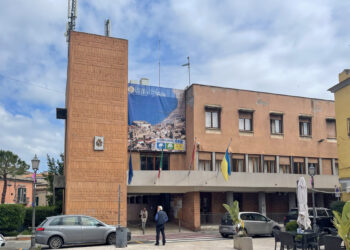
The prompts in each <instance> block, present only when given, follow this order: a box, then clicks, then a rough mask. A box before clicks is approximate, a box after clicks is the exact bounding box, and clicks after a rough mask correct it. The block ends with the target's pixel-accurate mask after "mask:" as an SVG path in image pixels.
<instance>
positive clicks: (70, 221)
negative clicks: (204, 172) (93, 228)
mask: <svg viewBox="0 0 350 250" xmlns="http://www.w3.org/2000/svg"><path fill="white" fill-rule="evenodd" d="M62 225H65V226H75V225H79V221H78V216H69V217H63V218H62Z"/></svg>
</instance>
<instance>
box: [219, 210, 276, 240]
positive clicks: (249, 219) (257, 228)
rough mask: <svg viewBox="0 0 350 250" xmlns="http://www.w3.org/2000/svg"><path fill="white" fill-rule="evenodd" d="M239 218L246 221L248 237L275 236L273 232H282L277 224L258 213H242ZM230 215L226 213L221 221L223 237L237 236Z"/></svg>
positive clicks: (220, 228) (245, 226)
mask: <svg viewBox="0 0 350 250" xmlns="http://www.w3.org/2000/svg"><path fill="white" fill-rule="evenodd" d="M239 218H240V219H241V220H243V221H244V230H245V231H246V233H247V234H248V235H273V230H280V226H279V225H278V223H277V222H275V221H273V220H271V219H269V218H267V217H265V216H264V215H262V214H260V213H256V212H240V213H239ZM234 228H235V226H234V225H232V220H231V218H230V215H229V214H228V213H226V214H225V215H224V216H223V217H222V219H221V225H220V227H219V231H220V234H221V236H222V237H224V238H226V237H228V236H229V235H233V234H236V232H235V230H234Z"/></svg>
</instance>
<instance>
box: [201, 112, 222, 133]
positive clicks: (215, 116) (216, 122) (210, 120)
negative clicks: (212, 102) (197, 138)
mask: <svg viewBox="0 0 350 250" xmlns="http://www.w3.org/2000/svg"><path fill="white" fill-rule="evenodd" d="M220 113H221V109H220V108H214V107H205V127H206V128H210V129H220Z"/></svg>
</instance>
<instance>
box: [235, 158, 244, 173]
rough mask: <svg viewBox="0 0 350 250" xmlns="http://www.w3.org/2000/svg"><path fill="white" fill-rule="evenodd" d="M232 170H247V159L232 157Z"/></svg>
mask: <svg viewBox="0 0 350 250" xmlns="http://www.w3.org/2000/svg"><path fill="white" fill-rule="evenodd" d="M232 172H245V161H244V160H243V159H232Z"/></svg>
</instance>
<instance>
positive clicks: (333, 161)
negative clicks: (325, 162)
mask: <svg viewBox="0 0 350 250" xmlns="http://www.w3.org/2000/svg"><path fill="white" fill-rule="evenodd" d="M332 172H333V175H336V170H335V159H332Z"/></svg>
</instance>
